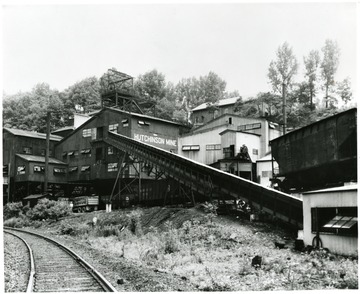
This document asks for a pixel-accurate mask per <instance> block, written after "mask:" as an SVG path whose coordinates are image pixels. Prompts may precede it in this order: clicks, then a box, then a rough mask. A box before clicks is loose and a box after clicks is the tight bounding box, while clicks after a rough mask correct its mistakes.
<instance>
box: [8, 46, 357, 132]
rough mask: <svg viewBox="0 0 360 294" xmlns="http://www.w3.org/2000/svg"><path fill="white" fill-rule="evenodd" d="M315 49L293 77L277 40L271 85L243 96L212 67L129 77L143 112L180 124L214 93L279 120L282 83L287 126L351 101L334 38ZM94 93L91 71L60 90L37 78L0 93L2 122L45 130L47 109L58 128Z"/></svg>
mask: <svg viewBox="0 0 360 294" xmlns="http://www.w3.org/2000/svg"><path fill="white" fill-rule="evenodd" d="M321 52H322V55H321V53H320V51H318V50H311V51H310V52H309V54H308V55H307V56H304V57H303V62H304V70H303V72H304V76H303V80H302V81H300V82H295V76H296V74H297V73H298V72H300V71H299V65H300V64H299V63H298V61H297V59H296V56H295V55H294V53H293V50H292V48H291V47H290V45H289V44H288V43H286V42H285V43H284V44H282V45H281V46H279V48H278V49H277V51H276V58H275V59H274V60H272V61H271V62H270V65H269V69H268V78H269V84H270V86H271V91H269V92H266V93H263V92H260V93H258V94H257V95H255V96H254V97H250V98H248V99H246V100H245V99H243V98H242V97H241V95H240V92H239V91H238V90H235V91H232V92H227V91H226V81H224V80H223V79H222V78H221V77H219V76H218V75H217V74H216V73H214V72H209V73H208V74H207V75H204V76H200V77H198V78H197V77H189V78H183V79H181V80H180V81H179V82H178V83H177V84H173V83H171V82H168V81H166V77H165V75H164V74H163V73H161V72H159V71H158V70H156V69H153V70H151V71H148V72H146V73H144V74H142V75H139V76H138V77H137V78H135V79H134V93H135V95H136V96H137V97H138V98H139V99H140V100H141V101H143V102H147V104H148V105H152V107H150V108H147V109H144V110H145V113H146V114H149V115H155V116H158V117H160V118H164V119H168V120H175V121H178V122H181V123H184V124H187V123H189V122H190V113H191V109H192V108H194V107H196V106H198V105H200V104H202V103H209V105H213V106H211V107H216V102H218V101H219V100H220V99H225V98H230V97H239V99H238V101H237V103H236V104H235V111H237V113H238V114H239V115H244V116H250V117H267V118H268V119H269V120H272V121H274V122H277V123H280V124H281V123H283V115H282V106H283V102H282V90H283V87H284V89H285V93H286V113H287V126H288V127H290V128H297V127H301V126H303V125H306V124H308V123H310V122H313V121H315V120H318V119H319V118H322V117H324V116H326V115H330V114H333V113H335V112H338V111H341V110H344V109H346V108H348V107H351V106H354V105H355V102H354V101H353V97H352V93H351V82H350V80H349V78H345V79H344V80H342V81H336V79H335V74H336V71H337V68H338V66H339V63H340V49H339V48H338V46H337V43H336V42H334V41H332V40H326V42H325V45H324V47H323V48H322V49H321ZM100 97H101V85H100V81H99V79H98V78H97V77H88V78H85V79H83V80H81V81H79V82H77V83H75V84H74V85H72V86H69V87H68V88H67V89H65V90H64V91H62V92H59V91H57V90H54V89H51V88H50V86H49V85H47V84H45V83H40V84H37V85H36V86H35V87H34V88H33V89H32V90H31V91H29V92H25V93H22V92H19V93H17V94H14V95H6V94H4V99H3V125H4V126H5V127H11V128H19V129H24V130H31V131H39V132H45V130H46V123H45V122H46V115H47V112H48V111H49V112H50V113H51V130H54V129H58V128H61V127H64V126H67V125H70V124H71V119H72V116H73V113H74V112H82V113H88V112H91V111H94V110H97V109H99V108H100V104H101V102H100ZM214 104H215V105H214ZM209 110H210V111H211V109H209Z"/></svg>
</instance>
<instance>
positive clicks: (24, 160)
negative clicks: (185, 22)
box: [3, 128, 64, 203]
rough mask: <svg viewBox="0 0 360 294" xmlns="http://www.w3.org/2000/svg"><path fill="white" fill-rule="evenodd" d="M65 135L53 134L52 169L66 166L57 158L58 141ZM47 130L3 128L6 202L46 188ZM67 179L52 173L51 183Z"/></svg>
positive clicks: (58, 182) (51, 147) (4, 191)
mask: <svg viewBox="0 0 360 294" xmlns="http://www.w3.org/2000/svg"><path fill="white" fill-rule="evenodd" d="M61 139H62V137H60V136H56V135H51V136H50V164H49V167H50V168H51V169H54V168H59V169H61V168H64V163H63V162H60V161H57V160H56V159H55V158H54V154H55V144H56V143H57V142H59V141H60V140H61ZM45 141H46V134H43V133H37V132H31V131H24V130H18V129H9V128H3V179H4V186H3V196H4V199H3V200H4V203H6V202H7V201H9V200H10V201H16V200H20V199H21V198H23V197H25V196H27V195H29V194H31V193H40V192H42V190H43V182H44V167H45V148H46V142H45ZM62 183H64V181H63V178H62V177H61V176H60V175H59V177H58V174H56V175H55V174H52V175H51V176H50V179H49V184H50V185H57V184H62Z"/></svg>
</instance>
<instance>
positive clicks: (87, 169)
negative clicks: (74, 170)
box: [81, 165, 90, 173]
mask: <svg viewBox="0 0 360 294" xmlns="http://www.w3.org/2000/svg"><path fill="white" fill-rule="evenodd" d="M86 171H90V165H83V166H82V167H81V172H82V173H83V172H86Z"/></svg>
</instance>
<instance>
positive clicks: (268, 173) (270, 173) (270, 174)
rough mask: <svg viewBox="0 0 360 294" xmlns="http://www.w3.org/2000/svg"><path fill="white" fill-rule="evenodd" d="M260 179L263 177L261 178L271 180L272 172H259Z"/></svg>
mask: <svg viewBox="0 0 360 294" xmlns="http://www.w3.org/2000/svg"><path fill="white" fill-rule="evenodd" d="M261 177H263V178H271V177H272V171H271V170H263V171H262V172H261Z"/></svg>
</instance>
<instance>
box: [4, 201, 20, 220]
mask: <svg viewBox="0 0 360 294" xmlns="http://www.w3.org/2000/svg"><path fill="white" fill-rule="evenodd" d="M22 211H23V205H22V203H21V202H10V203H7V204H6V205H5V206H4V219H5V220H6V219H11V218H14V217H19V215H20V213H22Z"/></svg>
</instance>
